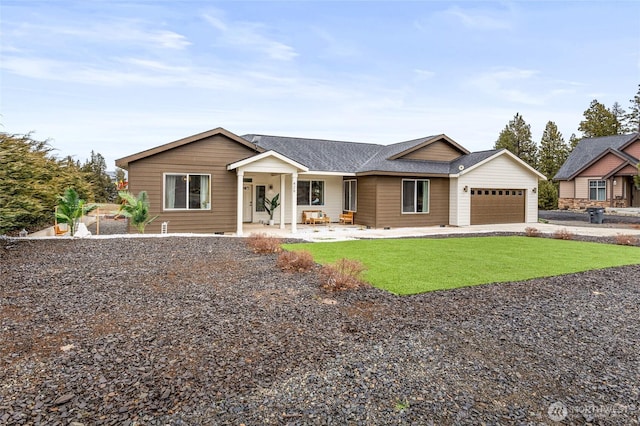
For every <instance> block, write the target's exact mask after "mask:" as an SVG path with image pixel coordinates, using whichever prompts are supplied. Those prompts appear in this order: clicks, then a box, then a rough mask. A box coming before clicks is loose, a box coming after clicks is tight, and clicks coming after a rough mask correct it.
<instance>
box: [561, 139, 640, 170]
mask: <svg viewBox="0 0 640 426" xmlns="http://www.w3.org/2000/svg"><path fill="white" fill-rule="evenodd" d="M638 139H640V133H631V134H628V135H614V136H602V137H599V138H587V139H582V140H581V141H580V142H579V143H578V145H577V146H576V147H575V148H574V149H573V151H571V154H569V157H568V158H567V160H566V161H565V162H564V164H563V165H562V167H560V170H558V173H556V175H555V176H554V177H553V179H554V180H571V179H574V178H575V177H576V176H577V175H578V174H580V172H582V171H583V170H584V169H586V168H587V167H589V166H591V165H592V164H594V163H595V162H597V161H598V160H599V159H600V158H602V157H603V156H604V155H606V154H607V153H609V152H612V153H614V154H616V155H618V156H619V157H621V158H622V159H625V158H626V159H627V160H628V161H631V162H635V163H636V164H637V163H638V159H637V158H634V157H633V156H631V155H629V154H627V153H625V152H622V150H623V149H624V148H626V147H627V146H629V145H630V144H631V143H633V142H634V141H636V140H638Z"/></svg>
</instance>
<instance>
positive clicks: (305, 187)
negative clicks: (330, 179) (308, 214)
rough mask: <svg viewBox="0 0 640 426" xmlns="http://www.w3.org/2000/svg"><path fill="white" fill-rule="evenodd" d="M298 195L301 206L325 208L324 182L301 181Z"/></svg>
mask: <svg viewBox="0 0 640 426" xmlns="http://www.w3.org/2000/svg"><path fill="white" fill-rule="evenodd" d="M297 194H298V205H299V206H324V181H323V180H299V181H298V188H297Z"/></svg>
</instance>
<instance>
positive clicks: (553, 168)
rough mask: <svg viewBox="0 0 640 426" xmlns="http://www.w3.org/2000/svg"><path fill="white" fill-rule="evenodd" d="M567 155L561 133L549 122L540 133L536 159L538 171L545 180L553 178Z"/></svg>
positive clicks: (567, 149)
mask: <svg viewBox="0 0 640 426" xmlns="http://www.w3.org/2000/svg"><path fill="white" fill-rule="evenodd" d="M568 155H569V147H568V146H567V144H566V142H565V141H564V138H563V137H562V133H560V131H558V126H557V125H556V123H554V122H553V121H549V122H548V123H547V126H546V127H545V129H544V132H543V133H542V139H541V140H540V151H539V157H538V170H539V171H540V173H542V174H543V175H545V176H546V177H547V179H551V178H553V176H555V174H556V173H557V172H558V170H559V169H560V167H562V164H564V162H565V160H566V159H567V156H568Z"/></svg>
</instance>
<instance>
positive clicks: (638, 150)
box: [624, 140, 640, 158]
mask: <svg viewBox="0 0 640 426" xmlns="http://www.w3.org/2000/svg"><path fill="white" fill-rule="evenodd" d="M624 152H626V153H627V154H629V155H632V156H634V157H635V158H640V140H637V141H635V142H634V143H632V144H631V145H629V146H628V147H626V148H625V150H624Z"/></svg>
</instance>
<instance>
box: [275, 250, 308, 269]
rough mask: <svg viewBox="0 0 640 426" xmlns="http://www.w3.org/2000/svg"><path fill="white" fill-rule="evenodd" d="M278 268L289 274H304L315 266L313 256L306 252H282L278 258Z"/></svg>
mask: <svg viewBox="0 0 640 426" xmlns="http://www.w3.org/2000/svg"><path fill="white" fill-rule="evenodd" d="M276 265H278V268H280V269H282V270H283V271H290V272H306V271H309V270H311V268H313V267H314V266H315V262H314V261H313V256H312V255H311V253H310V252H308V251H306V250H301V251H283V252H282V253H280V255H279V256H278V261H277V263H276Z"/></svg>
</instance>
